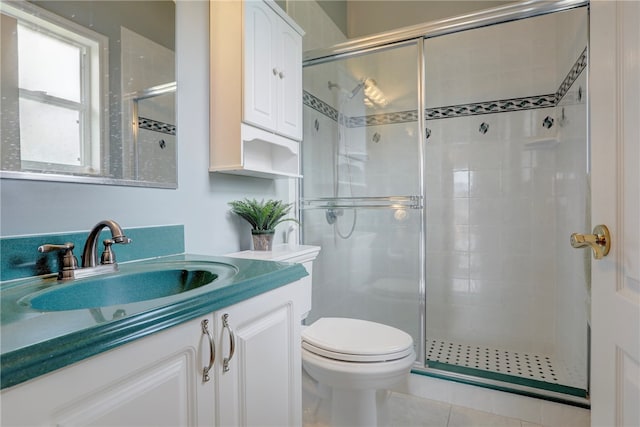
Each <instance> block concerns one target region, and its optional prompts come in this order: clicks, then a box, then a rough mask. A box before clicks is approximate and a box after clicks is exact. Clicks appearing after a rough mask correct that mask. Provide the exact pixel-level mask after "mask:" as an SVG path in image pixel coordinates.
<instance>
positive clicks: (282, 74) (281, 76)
mask: <svg viewBox="0 0 640 427" xmlns="http://www.w3.org/2000/svg"><path fill="white" fill-rule="evenodd" d="M278 77H280V78H281V79H284V72H282V71H280V72H279V73H278Z"/></svg>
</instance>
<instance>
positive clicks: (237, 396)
mask: <svg viewBox="0 0 640 427" xmlns="http://www.w3.org/2000/svg"><path fill="white" fill-rule="evenodd" d="M298 285H299V284H298V283H296V284H293V285H289V286H285V287H282V288H278V289H276V290H274V291H271V292H269V293H266V294H263V295H260V296H259V297H255V298H252V299H250V300H247V301H244V302H242V303H239V304H237V305H234V306H231V307H229V308H228V309H226V310H221V311H220V312H217V313H216V315H217V316H218V318H217V319H216V321H217V323H218V326H219V327H222V328H221V330H220V332H219V333H220V335H219V337H220V341H219V344H218V348H220V351H219V353H218V354H219V355H218V357H217V361H216V365H217V366H216V378H217V381H216V383H217V395H218V403H219V404H218V413H217V415H218V416H219V418H218V421H219V425H221V426H278V427H280V426H295V425H301V402H300V376H301V368H300V363H301V362H300V342H299V334H300V317H299V316H300V314H299V313H298V308H297V302H296V298H298V297H296V296H295V295H294V294H295V292H298V291H297V289H298V288H299V286H298ZM292 286H293V287H292ZM225 315H226V316H227V317H226V320H227V322H228V324H229V327H230V328H231V330H232V331H233V332H232V333H233V336H234V341H235V343H234V344H235V349H234V350H235V351H234V354H233V356H232V357H231V358H230V360H229V362H228V366H227V367H226V368H225V364H224V359H228V358H229V354H230V350H231V348H230V336H231V335H230V330H229V328H228V327H223V316H225ZM225 369H226V370H225Z"/></svg>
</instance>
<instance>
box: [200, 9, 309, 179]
mask: <svg viewBox="0 0 640 427" xmlns="http://www.w3.org/2000/svg"><path fill="white" fill-rule="evenodd" d="M210 13H211V20H210V23H211V24H210V25H211V29H210V32H211V83H210V88H211V112H210V114H211V144H210V145H211V150H210V171H217V172H229V173H238V174H244V175H254V176H266V177H273V176H290V177H291V176H295V177H297V176H299V164H298V155H299V151H300V148H299V141H301V140H302V34H303V31H302V30H301V29H300V27H298V26H297V25H296V24H295V22H293V21H292V20H291V18H289V17H288V16H287V15H286V14H285V13H284V12H283V11H282V10H281V9H280V8H279V7H278V6H277V5H276V4H275V3H274V2H272V1H263V0H247V1H238V2H220V1H211V2H210Z"/></svg>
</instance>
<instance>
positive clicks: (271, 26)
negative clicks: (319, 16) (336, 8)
mask: <svg viewBox="0 0 640 427" xmlns="http://www.w3.org/2000/svg"><path fill="white" fill-rule="evenodd" d="M244 14H245V21H244V22H245V35H244V62H245V63H244V96H243V97H244V106H243V109H244V116H243V120H244V121H245V122H246V123H249V124H252V125H254V126H257V127H260V128H263V129H265V130H268V131H272V132H275V133H278V134H280V135H282V136H286V137H288V138H291V139H295V140H297V141H300V140H301V139H302V36H301V35H300V34H299V33H298V32H297V31H296V30H295V29H294V28H293V27H291V26H290V25H289V24H288V23H287V22H285V21H284V20H283V19H282V18H281V17H280V16H278V14H277V13H276V12H274V11H273V9H271V8H270V7H269V6H268V5H267V4H266V3H264V2H263V1H253V0H250V1H247V2H245V12H244Z"/></svg>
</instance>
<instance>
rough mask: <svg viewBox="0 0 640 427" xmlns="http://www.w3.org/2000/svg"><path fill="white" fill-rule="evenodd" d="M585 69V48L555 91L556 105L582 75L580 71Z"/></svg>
mask: <svg viewBox="0 0 640 427" xmlns="http://www.w3.org/2000/svg"><path fill="white" fill-rule="evenodd" d="M585 68H587V48H586V47H585V48H584V50H583V51H582V53H581V54H580V57H579V58H578V60H577V61H576V62H575V64H573V67H571V70H570V71H569V74H567V76H566V77H565V78H564V80H563V81H562V83H561V84H560V87H559V88H558V90H557V91H556V98H557V100H556V103H558V102H560V100H562V98H563V97H564V96H565V95H566V94H567V92H568V91H569V89H570V88H571V85H573V83H574V82H575V81H576V80H577V79H578V76H579V75H580V74H581V73H582V70H584V69H585Z"/></svg>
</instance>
